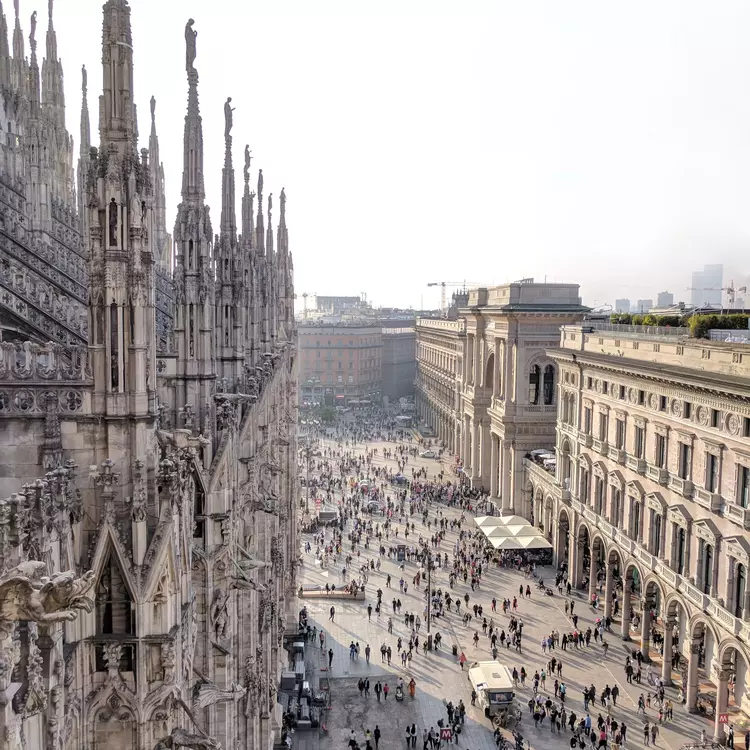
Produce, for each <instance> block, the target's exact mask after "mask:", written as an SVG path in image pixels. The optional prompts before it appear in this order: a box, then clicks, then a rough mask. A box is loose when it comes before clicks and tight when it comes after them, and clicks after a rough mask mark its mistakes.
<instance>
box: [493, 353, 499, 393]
mask: <svg viewBox="0 0 750 750" xmlns="http://www.w3.org/2000/svg"><path fill="white" fill-rule="evenodd" d="M494 365H495V367H494V372H493V373H492V397H493V398H500V339H498V338H496V339H495V359H494Z"/></svg>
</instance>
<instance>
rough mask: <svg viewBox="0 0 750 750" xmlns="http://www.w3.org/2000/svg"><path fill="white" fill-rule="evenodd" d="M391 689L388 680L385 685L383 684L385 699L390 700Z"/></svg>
mask: <svg viewBox="0 0 750 750" xmlns="http://www.w3.org/2000/svg"><path fill="white" fill-rule="evenodd" d="M389 691H390V688H389V687H388V683H387V682H386V683H385V685H383V699H384V700H388V692H389Z"/></svg>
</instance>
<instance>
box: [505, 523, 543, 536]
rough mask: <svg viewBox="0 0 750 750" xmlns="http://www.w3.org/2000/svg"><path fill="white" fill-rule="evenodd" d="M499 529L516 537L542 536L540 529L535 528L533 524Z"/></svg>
mask: <svg viewBox="0 0 750 750" xmlns="http://www.w3.org/2000/svg"><path fill="white" fill-rule="evenodd" d="M499 528H501V529H507V530H508V531H509V532H510V533H511V535H512V536H515V537H524V536H541V532H540V531H539V529H536V528H534V527H533V526H532V525H531V524H526V525H525V526H520V525H519V526H500V527H499Z"/></svg>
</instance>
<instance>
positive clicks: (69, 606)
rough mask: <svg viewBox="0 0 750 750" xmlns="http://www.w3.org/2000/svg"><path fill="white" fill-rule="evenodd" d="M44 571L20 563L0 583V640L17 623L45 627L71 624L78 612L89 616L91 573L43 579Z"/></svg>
mask: <svg viewBox="0 0 750 750" xmlns="http://www.w3.org/2000/svg"><path fill="white" fill-rule="evenodd" d="M46 569H47V566H46V564H45V563H42V562H28V563H21V564H20V565H18V566H16V567H15V568H13V569H12V570H10V571H8V572H7V573H6V574H5V575H3V577H2V579H0V637H2V633H3V630H5V632H6V634H7V632H9V629H12V626H13V624H14V623H15V622H17V621H19V620H22V621H28V622H37V623H40V624H43V625H49V624H51V623H55V622H65V621H70V620H74V619H75V618H76V617H77V616H78V610H81V609H83V610H85V611H86V612H91V610H92V608H93V606H94V602H93V600H92V599H91V598H89V597H88V596H87V594H88V593H89V592H90V591H91V589H92V588H93V586H94V572H93V571H91V570H89V571H87V572H86V573H85V574H84V575H83V576H81V577H80V578H79V577H77V576H76V574H75V573H73V572H72V571H68V572H66V573H57V574H55V575H54V576H52V577H47V576H44V575H43V573H44V572H45V571H46Z"/></svg>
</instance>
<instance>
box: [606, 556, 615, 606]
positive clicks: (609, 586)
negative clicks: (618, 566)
mask: <svg viewBox="0 0 750 750" xmlns="http://www.w3.org/2000/svg"><path fill="white" fill-rule="evenodd" d="M604 569H605V570H606V577H605V579H604V616H605V617H612V591H613V589H614V583H615V576H614V573H613V571H612V564H611V563H610V562H609V561H607V564H606V565H605V566H604Z"/></svg>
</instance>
